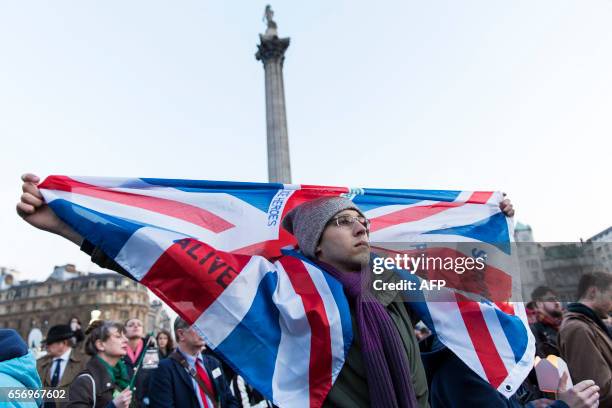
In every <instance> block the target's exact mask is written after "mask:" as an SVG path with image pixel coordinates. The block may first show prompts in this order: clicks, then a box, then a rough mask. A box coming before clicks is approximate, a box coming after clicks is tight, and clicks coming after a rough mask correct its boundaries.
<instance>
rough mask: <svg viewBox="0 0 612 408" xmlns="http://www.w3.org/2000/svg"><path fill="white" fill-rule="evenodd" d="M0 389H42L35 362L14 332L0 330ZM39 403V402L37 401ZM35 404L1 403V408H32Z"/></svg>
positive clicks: (36, 404)
mask: <svg viewBox="0 0 612 408" xmlns="http://www.w3.org/2000/svg"><path fill="white" fill-rule="evenodd" d="M0 387H10V388H23V387H25V388H28V389H38V388H41V387H42V383H41V381H40V377H39V376H38V372H37V371H36V360H35V359H34V356H33V355H32V354H31V353H29V352H28V347H27V346H26V344H25V342H24V341H23V340H22V339H21V337H19V334H17V332H16V331H14V330H11V329H0ZM39 402H40V401H39ZM38 405H39V404H38V403H36V402H33V401H32V402H18V401H11V402H2V403H0V406H2V407H23V408H33V407H37V406H38Z"/></svg>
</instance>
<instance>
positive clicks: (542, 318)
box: [537, 311, 563, 331]
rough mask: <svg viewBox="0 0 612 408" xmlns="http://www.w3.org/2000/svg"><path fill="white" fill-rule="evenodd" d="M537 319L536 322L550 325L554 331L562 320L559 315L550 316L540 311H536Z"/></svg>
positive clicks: (557, 329)
mask: <svg viewBox="0 0 612 408" xmlns="http://www.w3.org/2000/svg"><path fill="white" fill-rule="evenodd" d="M537 319H538V322H540V323H543V324H545V325H547V326H550V327H552V328H553V329H555V330H556V331H559V327H560V326H561V322H562V321H563V318H561V317H550V316H548V315H545V314H544V313H542V312H540V311H538V315H537Z"/></svg>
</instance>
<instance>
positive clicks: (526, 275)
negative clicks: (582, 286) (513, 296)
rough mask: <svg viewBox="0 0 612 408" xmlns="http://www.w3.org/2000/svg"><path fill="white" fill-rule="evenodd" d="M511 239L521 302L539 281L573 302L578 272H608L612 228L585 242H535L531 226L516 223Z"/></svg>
mask: <svg viewBox="0 0 612 408" xmlns="http://www.w3.org/2000/svg"><path fill="white" fill-rule="evenodd" d="M607 231H608V232H607ZM605 239H608V240H609V241H604V240H605ZM514 240H515V241H516V248H517V254H518V258H519V265H520V269H521V271H520V275H521V289H522V295H523V300H524V301H525V302H528V301H530V300H531V293H532V292H533V290H534V289H535V288H537V287H538V286H542V285H544V286H548V287H550V288H552V289H553V290H555V291H556V292H557V293H558V295H559V298H560V300H561V301H563V302H575V301H577V300H578V299H577V298H576V297H577V293H576V291H577V289H578V282H579V281H580V277H581V276H582V275H584V274H585V273H591V272H595V271H607V272H609V273H612V242H610V241H612V228H608V229H607V230H605V231H603V232H602V233H600V234H597V235H596V236H594V237H593V238H591V239H589V240H587V241H586V242H584V241H580V242H561V243H559V242H555V243H550V242H548V243H537V242H534V239H533V231H532V229H531V227H530V226H528V225H525V224H521V223H517V224H516V227H515V230H514Z"/></svg>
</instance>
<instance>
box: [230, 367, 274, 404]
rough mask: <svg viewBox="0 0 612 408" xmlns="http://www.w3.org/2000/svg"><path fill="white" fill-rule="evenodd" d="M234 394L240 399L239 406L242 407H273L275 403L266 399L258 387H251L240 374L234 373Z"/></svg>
mask: <svg viewBox="0 0 612 408" xmlns="http://www.w3.org/2000/svg"><path fill="white" fill-rule="evenodd" d="M230 388H231V390H232V394H233V395H234V397H236V400H237V401H238V406H239V407H241V408H273V407H274V404H272V402H270V401H268V400H266V398H265V397H264V396H263V395H261V393H259V391H257V390H256V389H254V388H253V387H251V386H250V385H249V384H247V383H246V382H245V381H244V378H242V377H241V376H239V375H237V374H236V375H234V377H233V378H232V380H231V381H230Z"/></svg>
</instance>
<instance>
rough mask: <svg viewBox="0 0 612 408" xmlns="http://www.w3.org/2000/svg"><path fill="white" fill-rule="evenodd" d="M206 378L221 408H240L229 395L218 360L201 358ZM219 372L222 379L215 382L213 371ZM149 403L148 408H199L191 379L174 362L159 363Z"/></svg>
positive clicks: (152, 379) (163, 361) (207, 357)
mask: <svg viewBox="0 0 612 408" xmlns="http://www.w3.org/2000/svg"><path fill="white" fill-rule="evenodd" d="M202 359H203V361H204V367H205V368H206V372H207V373H208V377H209V378H210V379H211V380H212V382H213V387H214V389H215V394H216V395H217V397H218V399H219V401H220V404H219V406H220V407H221V408H239V407H240V405H239V404H238V401H236V399H235V398H234V396H233V395H232V393H231V391H230V389H229V386H228V383H227V379H226V377H225V374H223V370H222V368H221V363H220V362H219V360H217V359H216V358H214V357H212V356H207V355H202ZM217 368H218V369H219V370H221V375H220V376H218V377H217V378H214V377H213V375H212V372H213V370H215V369H217ZM150 385H151V387H150V392H149V400H150V404H151V405H150V407H151V408H175V407H176V408H199V407H200V406H199V403H198V398H197V396H196V394H195V390H194V389H193V382H192V379H191V376H190V375H189V374H188V373H187V371H186V370H185V369H184V368H183V367H182V366H181V365H180V364H179V363H178V362H177V361H176V360H174V359H173V358H166V359H164V360H162V361H160V362H159V366H158V367H157V369H156V370H155V371H154V372H153V375H152V376H151V384H150Z"/></svg>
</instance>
